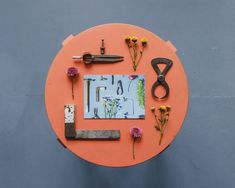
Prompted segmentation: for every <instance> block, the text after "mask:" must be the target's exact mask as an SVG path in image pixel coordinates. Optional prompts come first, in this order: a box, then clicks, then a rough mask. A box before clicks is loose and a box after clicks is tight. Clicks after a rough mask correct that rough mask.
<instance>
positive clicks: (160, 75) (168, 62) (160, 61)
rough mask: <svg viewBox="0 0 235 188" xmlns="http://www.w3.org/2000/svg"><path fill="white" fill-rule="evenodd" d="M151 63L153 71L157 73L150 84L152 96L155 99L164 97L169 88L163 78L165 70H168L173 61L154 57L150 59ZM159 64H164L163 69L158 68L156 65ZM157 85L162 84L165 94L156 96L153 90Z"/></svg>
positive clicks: (167, 93)
mask: <svg viewBox="0 0 235 188" xmlns="http://www.w3.org/2000/svg"><path fill="white" fill-rule="evenodd" d="M151 64H152V67H153V69H154V71H155V72H156V73H157V81H156V82H155V83H154V84H153V86H152V96H153V97H154V98H155V99H165V98H166V97H167V96H168V95H169V93H170V88H169V86H168V84H167V82H166V80H165V76H166V74H167V72H168V71H169V70H170V68H171V67H172V65H173V62H172V61H171V60H170V59H167V58H155V59H152V61H151ZM159 64H165V65H166V67H165V68H164V69H163V71H161V70H160V68H159V67H158V65H159ZM159 85H162V87H163V88H164V89H165V95H164V96H163V97H158V96H156V95H155V90H156V88H157V87H158V86H159Z"/></svg>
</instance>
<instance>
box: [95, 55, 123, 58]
mask: <svg viewBox="0 0 235 188" xmlns="http://www.w3.org/2000/svg"><path fill="white" fill-rule="evenodd" d="M93 57H94V58H112V59H121V58H124V57H123V56H119V55H93Z"/></svg>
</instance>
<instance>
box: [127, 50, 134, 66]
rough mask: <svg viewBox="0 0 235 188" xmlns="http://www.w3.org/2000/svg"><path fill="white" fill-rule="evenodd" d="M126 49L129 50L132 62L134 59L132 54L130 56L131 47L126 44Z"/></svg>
mask: <svg viewBox="0 0 235 188" xmlns="http://www.w3.org/2000/svg"><path fill="white" fill-rule="evenodd" d="M128 51H129V54H130V56H131V60H132V62H133V61H134V59H133V56H132V53H131V48H130V47H129V46H128Z"/></svg>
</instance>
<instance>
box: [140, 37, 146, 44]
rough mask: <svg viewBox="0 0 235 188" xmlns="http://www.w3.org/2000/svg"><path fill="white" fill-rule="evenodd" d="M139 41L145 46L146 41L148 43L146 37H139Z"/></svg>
mask: <svg viewBox="0 0 235 188" xmlns="http://www.w3.org/2000/svg"><path fill="white" fill-rule="evenodd" d="M141 43H142V46H146V45H147V43H148V39H147V38H145V37H144V38H142V39H141Z"/></svg>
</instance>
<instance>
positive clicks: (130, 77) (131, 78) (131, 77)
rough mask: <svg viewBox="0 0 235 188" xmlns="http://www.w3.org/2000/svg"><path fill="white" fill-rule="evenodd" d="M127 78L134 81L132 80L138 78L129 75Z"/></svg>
mask: <svg viewBox="0 0 235 188" xmlns="http://www.w3.org/2000/svg"><path fill="white" fill-rule="evenodd" d="M128 78H129V79H130V80H134V79H136V78H138V75H129V76H128Z"/></svg>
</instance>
